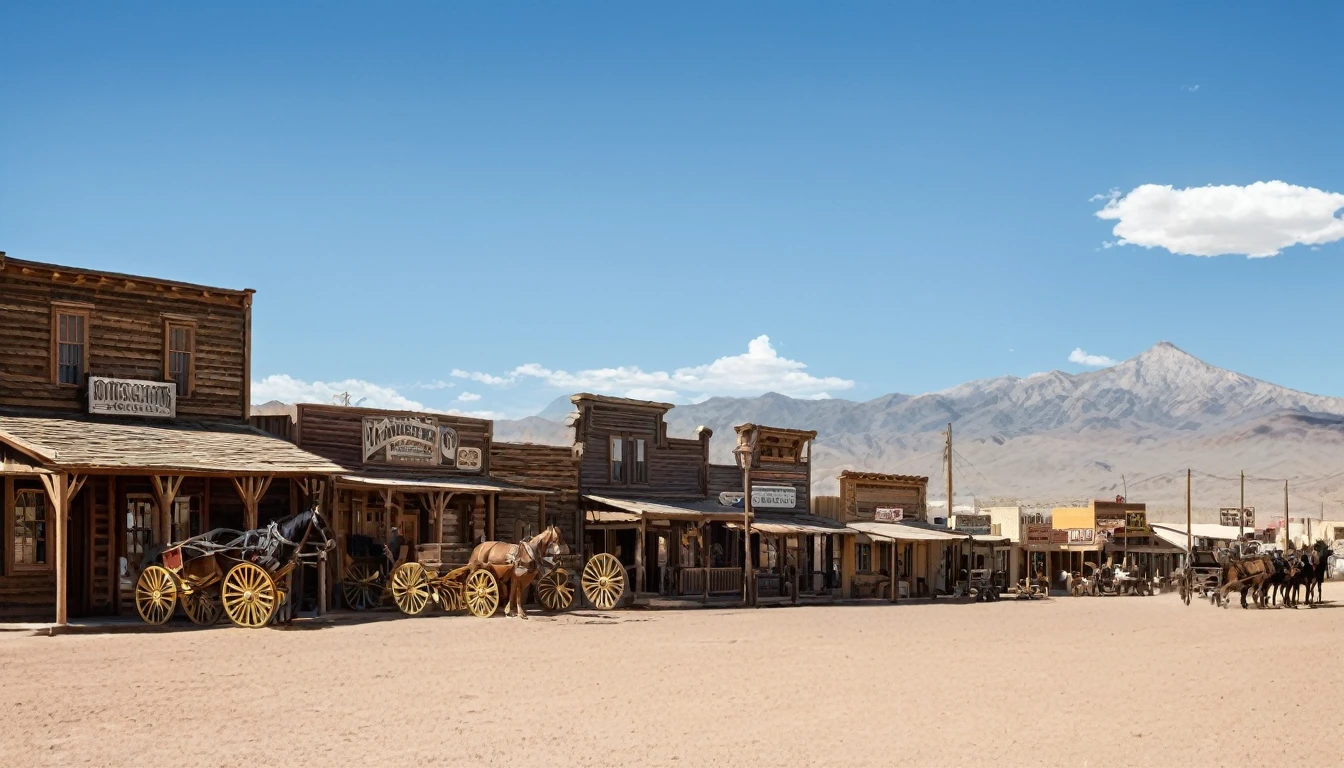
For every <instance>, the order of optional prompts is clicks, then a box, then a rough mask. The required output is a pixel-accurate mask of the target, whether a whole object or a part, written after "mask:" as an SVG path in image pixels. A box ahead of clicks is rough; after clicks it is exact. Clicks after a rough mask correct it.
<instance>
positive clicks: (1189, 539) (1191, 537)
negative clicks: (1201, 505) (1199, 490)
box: [1126, 469, 1195, 573]
mask: <svg viewBox="0 0 1344 768" xmlns="http://www.w3.org/2000/svg"><path fill="white" fill-rule="evenodd" d="M1192 528H1194V526H1193V525H1191V524H1190V470H1188V469H1187V470H1185V564H1186V566H1187V567H1189V565H1190V558H1191V556H1192V555H1193V554H1194V551H1195V533H1194V531H1193V530H1191V529H1192ZM1126 538H1128V536H1126ZM1187 573H1188V571H1187Z"/></svg>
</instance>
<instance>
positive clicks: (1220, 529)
mask: <svg viewBox="0 0 1344 768" xmlns="http://www.w3.org/2000/svg"><path fill="white" fill-rule="evenodd" d="M1152 529H1153V531H1154V532H1156V531H1158V530H1164V531H1170V532H1172V533H1175V534H1176V535H1178V536H1180V538H1181V548H1182V549H1184V548H1185V526H1184V525H1172V524H1170V523H1153V524H1152ZM1190 531H1191V532H1192V533H1194V535H1195V538H1197V539H1214V540H1215V541H1236V540H1237V539H1238V538H1239V537H1240V536H1241V530H1240V529H1239V528H1237V526H1235V525H1218V524H1216V523H1195V524H1194V525H1192V526H1190ZM1246 532H1247V533H1254V532H1255V530H1254V527H1253V526H1246ZM1159 535H1160V534H1159Z"/></svg>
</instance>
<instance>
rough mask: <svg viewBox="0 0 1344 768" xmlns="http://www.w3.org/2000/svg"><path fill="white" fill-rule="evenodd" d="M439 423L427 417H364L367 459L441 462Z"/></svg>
mask: <svg viewBox="0 0 1344 768" xmlns="http://www.w3.org/2000/svg"><path fill="white" fill-rule="evenodd" d="M440 439H441V438H440V435H439V423H438V421H437V420H436V419H434V418H431V417H428V416H365V417H364V461H365V462H370V461H376V462H385V463H394V464H438V463H439V453H440V448H439V441H440Z"/></svg>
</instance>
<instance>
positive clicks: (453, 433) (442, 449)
mask: <svg viewBox="0 0 1344 768" xmlns="http://www.w3.org/2000/svg"><path fill="white" fill-rule="evenodd" d="M439 461H442V462H443V463H444V464H447V465H448V466H450V467H454V466H457V430H456V429H453V428H452V427H443V426H441V427H439Z"/></svg>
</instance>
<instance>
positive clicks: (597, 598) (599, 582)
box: [579, 552, 625, 611]
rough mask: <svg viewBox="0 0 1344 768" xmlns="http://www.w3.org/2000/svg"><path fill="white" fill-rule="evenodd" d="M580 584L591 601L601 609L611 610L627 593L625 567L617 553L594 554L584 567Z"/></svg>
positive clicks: (584, 594)
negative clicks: (618, 558)
mask: <svg viewBox="0 0 1344 768" xmlns="http://www.w3.org/2000/svg"><path fill="white" fill-rule="evenodd" d="M579 584H580V585H581V586H582V587H583V596H584V597H586V598H588V602H589V603H592V605H593V606H594V607H595V608H598V609H599V610H603V611H609V610H611V609H612V608H615V607H616V604H617V603H619V602H620V601H621V595H623V594H625V567H624V566H622V565H621V561H620V560H617V559H616V557H615V555H612V554H609V553H607V552H603V553H602V554H600V555H594V556H593V557H592V558H591V559H590V560H589V561H588V564H587V565H585V566H584V567H583V577H582V578H581V579H579Z"/></svg>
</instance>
